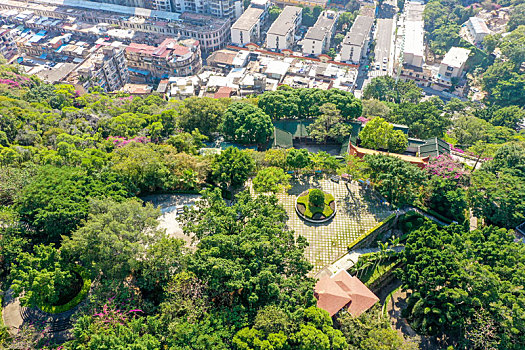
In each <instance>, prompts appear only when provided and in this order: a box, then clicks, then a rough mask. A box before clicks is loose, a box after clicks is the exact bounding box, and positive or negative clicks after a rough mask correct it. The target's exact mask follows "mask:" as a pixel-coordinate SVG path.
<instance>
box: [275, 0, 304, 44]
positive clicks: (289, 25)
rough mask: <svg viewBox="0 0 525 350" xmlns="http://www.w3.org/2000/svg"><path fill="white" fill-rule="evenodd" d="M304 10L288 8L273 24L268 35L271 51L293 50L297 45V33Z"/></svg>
mask: <svg viewBox="0 0 525 350" xmlns="http://www.w3.org/2000/svg"><path fill="white" fill-rule="evenodd" d="M302 12H303V9H302V8H300V7H297V6H286V7H285V8H284V10H283V11H282V12H281V14H280V15H279V17H277V19H276V20H275V22H273V24H272V26H271V27H270V29H268V33H267V34H266V47H267V48H268V49H270V50H277V51H280V50H284V49H291V48H292V47H293V45H294V44H295V33H296V32H297V28H299V26H300V25H301V20H302V17H301V16H302Z"/></svg>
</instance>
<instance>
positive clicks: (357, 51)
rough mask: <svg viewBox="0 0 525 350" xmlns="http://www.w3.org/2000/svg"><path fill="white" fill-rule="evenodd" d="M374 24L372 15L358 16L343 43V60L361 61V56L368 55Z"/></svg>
mask: <svg viewBox="0 0 525 350" xmlns="http://www.w3.org/2000/svg"><path fill="white" fill-rule="evenodd" d="M373 24H374V19H373V18H372V17H368V16H360V15H359V16H357V17H356V19H355V21H354V24H353V25H352V28H350V30H349V31H348V33H347V34H346V36H345V38H344V40H343V43H342V45H341V61H343V62H353V63H359V61H360V60H361V58H363V57H366V51H367V48H368V43H369V42H370V30H371V29H372V25H373Z"/></svg>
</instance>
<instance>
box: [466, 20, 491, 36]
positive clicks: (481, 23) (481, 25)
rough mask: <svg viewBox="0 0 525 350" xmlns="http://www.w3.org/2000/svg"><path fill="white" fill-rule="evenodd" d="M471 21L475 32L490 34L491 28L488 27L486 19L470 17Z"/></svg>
mask: <svg viewBox="0 0 525 350" xmlns="http://www.w3.org/2000/svg"><path fill="white" fill-rule="evenodd" d="M469 21H470V23H471V24H472V28H474V32H476V33H479V34H490V30H489V28H488V27H487V23H485V20H483V19H482V18H479V17H470V18H469Z"/></svg>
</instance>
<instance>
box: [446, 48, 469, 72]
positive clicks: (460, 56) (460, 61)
mask: <svg viewBox="0 0 525 350" xmlns="http://www.w3.org/2000/svg"><path fill="white" fill-rule="evenodd" d="M469 55H470V50H469V49H465V48H462V47H452V48H450V50H448V52H447V54H446V55H445V57H443V61H441V64H443V65H446V66H449V67H455V68H460V67H461V66H462V65H464V64H465V62H467V60H468V56H469Z"/></svg>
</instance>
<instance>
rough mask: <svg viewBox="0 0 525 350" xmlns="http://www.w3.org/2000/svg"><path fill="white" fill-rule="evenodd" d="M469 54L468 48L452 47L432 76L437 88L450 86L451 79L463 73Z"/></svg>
mask: <svg viewBox="0 0 525 350" xmlns="http://www.w3.org/2000/svg"><path fill="white" fill-rule="evenodd" d="M469 55H470V50H468V49H465V48H463V47H452V48H450V50H449V51H448V52H447V54H446V55H445V57H443V60H442V61H441V63H440V64H439V70H438V72H437V74H436V76H435V77H434V85H435V87H436V88H437V89H447V88H450V87H451V86H452V85H453V84H452V79H457V80H458V82H459V79H460V78H461V76H462V75H463V70H464V69H465V64H466V63H467V60H468V58H469Z"/></svg>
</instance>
